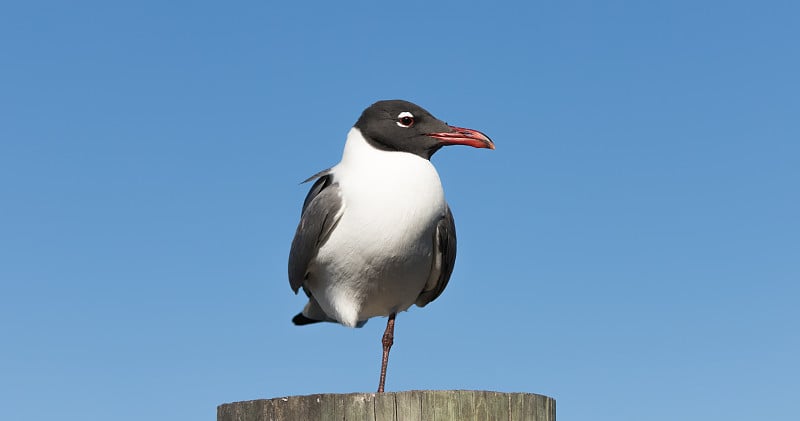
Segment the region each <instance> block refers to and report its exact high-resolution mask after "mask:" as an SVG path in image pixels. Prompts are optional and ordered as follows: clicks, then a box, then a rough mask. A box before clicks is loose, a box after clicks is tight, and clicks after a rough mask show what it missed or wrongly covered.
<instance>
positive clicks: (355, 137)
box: [289, 100, 494, 393]
mask: <svg viewBox="0 0 800 421" xmlns="http://www.w3.org/2000/svg"><path fill="white" fill-rule="evenodd" d="M447 145H468V146H472V147H475V148H489V149H494V143H493V142H492V140H491V139H489V137H487V136H486V135H484V134H483V133H481V132H479V131H477V130H472V129H465V128H461V127H453V126H448V125H447V124H446V123H445V122H443V121H441V120H438V119H437V118H436V117H434V116H433V115H431V114H430V113H429V112H428V111H426V110H424V109H423V108H422V107H420V106H418V105H416V104H412V103H411V102H408V101H402V100H390V101H379V102H376V103H374V104H372V105H371V106H370V107H369V108H367V109H366V110H364V112H363V113H362V114H361V117H360V118H359V119H358V121H357V122H356V124H355V126H353V128H352V129H350V132H349V133H348V134H347V142H346V143H345V146H344V153H343V154H342V160H341V162H339V163H338V164H337V165H336V166H334V167H332V168H329V169H327V170H324V171H321V172H319V173H317V174H315V175H314V176H312V177H311V178H309V179H308V180H306V182H308V181H312V180H316V182H315V183H314V185H313V186H312V187H311V191H309V193H308V196H306V199H305V201H304V202H303V211H302V216H301V218H300V224H299V225H298V227H297V232H296V234H295V237H294V240H293V241H292V249H291V252H290V254H289V284H290V285H291V287H292V290H294V292H295V293H297V292H298V290H299V289H300V288H301V287H302V288H303V291H304V292H305V293H306V295H307V296H308V304H306V306H305V308H303V311H302V312H301V313H299V314H298V315H296V316H295V317H294V318H293V319H292V322H294V324H296V325H307V324H310V323H316V322H323V321H324V322H335V323H341V324H343V325H345V326H349V327H361V326H363V325H364V323H366V322H367V320H368V319H369V318H371V317H376V316H388V317H389V320H388V322H387V323H386V331H385V332H384V334H383V338H382V341H381V342H382V344H383V358H382V360H381V372H380V381H379V384H378V393H381V392H383V389H384V383H385V380H386V365H387V364H388V362H389V349H390V348H391V346H392V343H393V341H394V320H395V316H396V315H397V313H398V312H400V311H405V310H407V309H408V308H409V307H410V306H411V304H416V305H417V306H419V307H424V306H425V305H426V304H428V303H430V302H431V301H433V300H435V299H436V298H437V297H438V296H439V295H440V294H441V293H442V291H443V290H444V288H445V286H447V281H448V280H449V279H450V274H451V273H452V272H453V264H454V263H455V259H456V231H455V225H454V223H453V215H452V214H451V213H450V207H449V206H448V205H447V202H446V201H445V199H444V190H443V189H442V183H441V181H440V180H439V174H438V173H437V172H436V169H435V168H434V167H433V164H431V162H430V158H431V156H432V155H433V154H434V153H435V152H436V151H438V150H439V149H440V148H441V147H442V146H447Z"/></svg>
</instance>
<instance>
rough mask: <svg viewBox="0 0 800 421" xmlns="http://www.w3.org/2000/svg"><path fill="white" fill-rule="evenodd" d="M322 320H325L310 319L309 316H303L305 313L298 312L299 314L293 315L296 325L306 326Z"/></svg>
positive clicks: (293, 321)
mask: <svg viewBox="0 0 800 421" xmlns="http://www.w3.org/2000/svg"><path fill="white" fill-rule="evenodd" d="M322 321H323V320H314V319H309V318H308V317H306V316H303V313H297V316H294V317H292V323H294V324H295V325H296V326H305V325H310V324H313V323H319V322H322Z"/></svg>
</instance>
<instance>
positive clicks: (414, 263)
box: [307, 128, 447, 326]
mask: <svg viewBox="0 0 800 421" xmlns="http://www.w3.org/2000/svg"><path fill="white" fill-rule="evenodd" d="M332 172H333V174H334V178H335V180H336V182H338V183H339V188H340V189H341V193H342V200H343V202H344V207H343V213H342V217H341V219H340V220H339V223H338V225H337V226H336V228H335V229H334V230H333V232H332V233H331V236H330V237H329V238H328V241H327V242H326V243H325V245H324V246H323V247H322V248H321V249H320V251H319V253H318V255H317V257H316V259H315V261H314V262H312V265H311V268H310V269H311V270H310V273H311V276H310V279H308V282H307V286H308V287H309V288H310V289H311V293H312V294H313V295H314V297H315V298H316V299H317V301H318V302H319V304H320V306H321V307H322V309H323V310H324V311H325V312H326V313H327V314H328V315H329V316H331V317H334V318H336V319H337V320H338V321H339V322H341V323H342V324H344V325H347V326H354V325H355V324H356V323H357V322H358V321H361V320H366V319H368V318H370V317H374V316H384V315H389V314H391V313H394V312H398V311H404V310H406V309H408V307H409V306H411V304H413V303H414V301H415V300H416V298H417V296H418V295H419V293H420V292H421V291H422V289H423V288H424V286H425V283H426V281H427V280H428V275H429V274H430V270H431V262H432V260H431V259H432V256H433V235H434V230H435V229H436V224H437V223H438V221H439V219H441V217H442V216H443V215H444V213H445V209H446V206H447V205H446V202H445V199H444V192H443V190H442V184H441V181H440V180H439V174H438V173H437V172H436V169H435V168H434V167H433V165H432V164H431V162H430V161H428V160H427V159H424V158H422V157H419V156H417V155H414V154H411V153H406V152H397V151H383V150H379V149H376V148H375V147H373V146H371V145H370V144H369V143H367V141H366V140H364V138H363V137H362V136H361V132H360V131H359V130H358V129H355V128H353V129H352V130H351V131H350V133H349V134H348V136H347V143H346V145H345V149H344V154H343V156H342V161H341V162H340V163H339V164H338V165H337V166H335V167H334V168H333V169H332Z"/></svg>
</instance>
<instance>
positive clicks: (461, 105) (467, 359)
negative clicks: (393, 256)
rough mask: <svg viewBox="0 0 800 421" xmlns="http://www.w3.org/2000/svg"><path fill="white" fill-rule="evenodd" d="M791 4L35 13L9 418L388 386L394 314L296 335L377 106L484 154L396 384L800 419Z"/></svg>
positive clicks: (442, 164)
mask: <svg viewBox="0 0 800 421" xmlns="http://www.w3.org/2000/svg"><path fill="white" fill-rule="evenodd" d="M799 14H800V7H798V6H797V5H796V3H795V2H789V1H773V2H739V1H725V2H722V1H720V2H712V1H699V2H698V1H676V2H668V3H663V4H653V2H622V1H609V2H588V1H571V2H555V1H546V2H541V1H536V2H481V3H470V2H463V1H459V2H455V1H452V2H435V3H434V2H417V1H406V2H399V3H398V2H392V3H385V4H383V3H378V2H328V3H322V2H320V4H317V3H312V2H293V3H291V4H290V2H280V3H275V4H269V3H266V2H241V3H235V4H234V3H226V4H222V3H212V2H171V3H169V4H166V3H165V2H150V1H140V2H130V3H129V4H111V3H109V2H47V1H42V2H24V3H23V2H17V3H9V4H6V5H4V6H3V7H2V12H0V51H2V54H0V116H2V118H0V121H2V123H1V124H0V198H2V199H0V338H2V339H1V340H2V346H1V347H0V373H2V375H0V406H2V408H3V414H4V415H3V417H4V418H6V419H14V420H23V419H24V420H44V419H54V418H57V419H66V420H70V419H81V420H105V419H116V420H139V419H142V418H148V419H155V420H173V419H198V420H199V419H205V420H213V419H215V406H216V405H218V404H220V403H224V402H230V401H237V400H248V399H256V398H270V397H277V396H283V395H299V394H312V393H322V392H342V393H344V392H356V391H368V392H369V391H373V390H374V389H375V388H376V386H377V380H378V379H377V377H378V369H379V364H380V342H379V341H380V335H381V333H382V331H383V328H384V325H385V323H384V319H375V320H372V321H370V322H369V323H368V324H367V325H366V326H365V327H364V328H363V329H348V328H344V327H341V326H336V325H330V324H329V325H316V326H307V327H302V328H301V327H295V326H293V325H292V324H291V323H290V318H291V317H292V316H293V315H294V314H296V312H297V311H299V310H300V308H301V307H302V305H303V303H304V299H303V298H302V297H300V296H295V295H294V294H292V292H291V290H290V288H289V284H288V280H287V276H286V259H287V255H288V250H289V244H290V242H291V238H292V235H293V233H294V229H295V226H296V223H297V220H298V217H299V212H300V206H301V203H302V200H303V197H304V195H305V193H306V191H307V188H308V186H306V185H299V184H298V183H299V182H300V181H301V180H303V179H305V178H306V177H308V176H309V175H311V174H314V173H315V172H317V171H318V170H321V169H324V168H327V167H328V166H331V165H333V164H335V163H336V162H338V160H339V157H340V154H341V148H342V145H343V142H344V137H345V134H346V133H347V130H348V129H349V128H350V126H351V125H352V124H353V123H354V122H355V120H356V119H357V118H358V116H359V114H360V113H361V111H362V110H363V109H364V108H365V107H366V106H368V105H369V104H371V103H372V102H374V101H376V100H379V99H390V98H403V99H408V100H411V101H414V102H417V103H419V104H420V105H422V106H424V107H426V108H427V109H429V110H430V111H431V112H432V113H434V115H436V116H438V117H439V118H441V119H443V120H446V121H448V122H449V123H451V124H456V125H460V126H466V127H471V128H475V129H479V130H481V131H484V132H485V133H487V134H489V135H490V136H491V137H492V138H493V139H494V140H495V142H496V145H497V150H496V151H486V150H475V149H471V148H459V147H453V148H448V149H446V150H443V151H441V152H439V153H438V154H437V155H436V156H435V157H434V159H433V162H434V164H435V165H436V166H437V168H438V169H439V172H440V175H441V178H442V181H443V183H444V185H445V192H446V194H447V198H448V201H449V202H450V205H451V207H452V209H453V212H454V215H455V219H456V222H457V226H458V233H459V255H458V260H457V263H456V268H455V272H454V274H453V278H452V279H451V281H450V284H449V285H448V288H447V290H446V291H445V292H444V294H443V295H442V296H441V297H440V298H439V299H438V300H436V301H435V302H434V303H432V304H431V305H429V306H428V307H426V308H424V309H419V308H416V307H415V308H412V309H411V311H409V312H407V313H402V314H400V315H399V316H398V319H397V330H396V342H395V347H394V348H393V350H392V357H391V360H390V365H389V374H388V380H387V390H390V391H399V390H410V389H491V390H500V391H524V392H533V393H541V394H545V395H548V396H552V397H554V398H556V399H557V402H558V418H559V420H562V421H563V420H565V421H573V420H574V421H582V420H590V419H591V420H595V421H598V420H672V419H674V418H675V416H676V415H675V414H680V418H681V419H686V420H710V419H727V420H750V419H756V418H757V419H771V420H796V419H797V416H798V410H797V405H796V400H797V396H798V393H800V363H798V357H797V356H798V355H800V335H798V333H797V332H798V325H799V324H800V306H798V301H800V286H798V280H799V279H800V218H798V215H800V195H799V194H798V184H800V129H799V128H798V116H800V79H798V75H800V49H798V46H797V41H798V39H800V27H799V26H798V25H797V19H796V18H797V16H798V15H799Z"/></svg>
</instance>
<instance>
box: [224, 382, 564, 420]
mask: <svg viewBox="0 0 800 421" xmlns="http://www.w3.org/2000/svg"><path fill="white" fill-rule="evenodd" d="M555 419H556V402H555V400H554V399H553V398H549V397H547V396H542V395H534V394H532V393H501V392H488V391H483V390H412V391H408V392H387V393H382V394H375V393H348V394H323V395H308V396H289V397H285V398H275V399H260V400H255V401H244V402H233V403H226V404H222V405H220V406H219V407H217V421H295V420H302V421H316V420H322V421H420V420H436V421H495V420H497V421H555Z"/></svg>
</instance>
